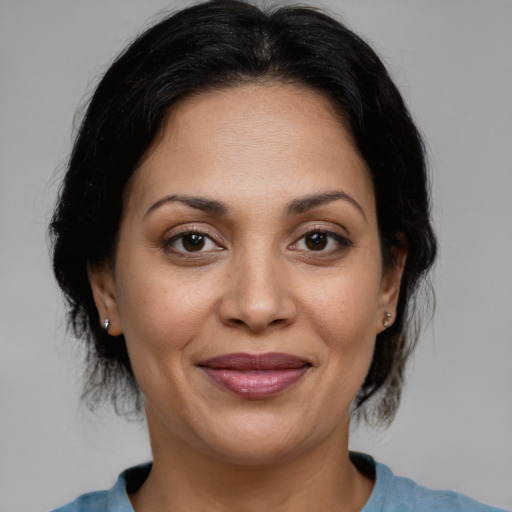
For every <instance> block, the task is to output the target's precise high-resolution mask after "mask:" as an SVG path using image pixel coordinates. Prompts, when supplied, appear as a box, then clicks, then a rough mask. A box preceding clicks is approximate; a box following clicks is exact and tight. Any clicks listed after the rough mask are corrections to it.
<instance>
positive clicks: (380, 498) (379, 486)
mask: <svg viewBox="0 0 512 512" xmlns="http://www.w3.org/2000/svg"><path fill="white" fill-rule="evenodd" d="M375 473H376V481H375V488H374V490H373V493H372V495H371V496H370V499H369V500H368V502H367V504H366V506H365V507H364V509H363V510H362V512H377V511H378V512H398V511H400V512H417V511H419V510H421V511H422V512H440V511H443V512H505V511H504V510H502V509H497V508H494V507H490V506H488V505H484V504H482V503H479V502H478V501H475V500H473V499H471V498H469V497H468V496H465V495H463V494H460V493H457V492H453V491H444V490H433V489H428V488H426V487H423V486H422V485H419V484H417V483H416V482H414V481H413V480H411V479H410V478H404V477H400V476H395V475H394V474H393V472H392V471H391V469H389V468H388V467H387V466H385V465H384V464H379V463H375Z"/></svg>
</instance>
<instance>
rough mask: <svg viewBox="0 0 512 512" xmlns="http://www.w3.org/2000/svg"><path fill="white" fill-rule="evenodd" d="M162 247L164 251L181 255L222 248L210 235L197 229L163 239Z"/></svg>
mask: <svg viewBox="0 0 512 512" xmlns="http://www.w3.org/2000/svg"><path fill="white" fill-rule="evenodd" d="M163 247H164V250H165V251H168V252H172V253H174V254H183V255H186V254H192V253H196V254H201V253H204V252H212V251H219V250H222V247H221V246H219V245H218V244H216V243H215V242H214V240H213V239H212V238H211V237H210V236H208V235H207V234H205V233H202V232H199V231H188V232H185V233H181V234H179V235H175V236H173V237H171V238H169V239H168V240H164V243H163Z"/></svg>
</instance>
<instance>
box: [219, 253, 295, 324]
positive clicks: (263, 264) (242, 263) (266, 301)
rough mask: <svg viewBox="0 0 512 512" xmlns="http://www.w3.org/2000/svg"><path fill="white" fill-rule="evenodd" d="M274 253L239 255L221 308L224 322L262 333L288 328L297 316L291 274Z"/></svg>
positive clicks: (232, 268) (220, 312) (220, 314)
mask: <svg viewBox="0 0 512 512" xmlns="http://www.w3.org/2000/svg"><path fill="white" fill-rule="evenodd" d="M278 260H279V258H278V257H277V256H275V255H272V254H270V251H269V254H266V255H262V254H252V255H247V254H245V255H240V257H239V259H238V261H236V262H234V264H233V266H232V267H231V271H230V276H229V278H228V279H227V280H228V286H227V287H226V290H225V293H224V295H223V296H222V299H221V302H220V306H219V309H218V312H219V316H220V320H221V322H222V323H223V324H224V325H227V326H229V327H237V328H241V329H245V330H247V331H249V332H251V333H262V332H265V331H267V330H269V329H275V328H279V327H286V326H288V325H290V324H292V323H293V322H294V321H295V319H296V316H297V304H296V301H295V300H294V295H293V292H292V284H293V283H291V279H290V276H289V273H288V272H286V269H284V268H283V266H284V265H283V263H282V262H279V261H278Z"/></svg>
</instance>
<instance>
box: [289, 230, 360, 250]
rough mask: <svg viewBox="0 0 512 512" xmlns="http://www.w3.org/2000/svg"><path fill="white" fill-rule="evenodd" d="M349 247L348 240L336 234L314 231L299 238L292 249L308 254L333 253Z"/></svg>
mask: <svg viewBox="0 0 512 512" xmlns="http://www.w3.org/2000/svg"><path fill="white" fill-rule="evenodd" d="M351 245H352V243H351V242H350V240H348V239H347V238H345V237H343V236H341V235H339V234H338V233H333V232H332V231H325V230H319V229H316V230H314V231H309V232H308V233H306V234H305V235H303V236H302V237H301V238H299V239H298V240H297V242H295V243H294V244H293V246H292V249H295V250H300V251H308V252H309V251H315V252H335V251H337V250H341V249H344V248H347V247H350V246H351Z"/></svg>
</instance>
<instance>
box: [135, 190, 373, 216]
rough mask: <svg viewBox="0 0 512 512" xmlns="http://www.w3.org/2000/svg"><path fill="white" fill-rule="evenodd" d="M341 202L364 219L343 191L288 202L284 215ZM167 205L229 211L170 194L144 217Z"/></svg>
mask: <svg viewBox="0 0 512 512" xmlns="http://www.w3.org/2000/svg"><path fill="white" fill-rule="evenodd" d="M337 200H342V201H346V202H347V203H349V204H351V205H352V206H354V207H355V208H357V210H358V211H359V212H360V213H361V215H362V216H363V217H364V219H365V220H367V219H366V215H365V213H364V210H363V207H362V206H361V205H360V204H359V203H358V202H357V201H356V200H355V199H354V198H353V197H352V196H350V195H349V194H347V193H346V192H343V190H337V191H334V192H323V193H320V194H312V195H309V196H305V197H301V198H298V199H294V200H293V201H290V202H289V203H288V204H287V206H286V213H287V214H288V215H297V214H301V213H305V212H307V211H308V210H312V209H313V208H316V207H317V206H322V205H324V204H327V203H330V202H332V201H337ZM168 203H182V204H185V205H187V206H189V207H190V208H194V209H196V210H201V211H203V212H206V213H211V214H213V215H220V216H224V215H227V213H228V211H229V209H228V207H227V206H226V205H225V204H224V203H221V202H220V201H216V200H214V199H207V198H205V197H196V196H184V195H180V194H171V195H168V196H165V197H162V198H161V199H159V200H158V201H157V202H156V203H154V204H152V205H151V206H150V207H149V208H148V210H147V211H146V213H145V214H144V217H146V216H148V215H149V214H151V213H152V212H153V211H155V210H157V209H158V208H160V207H162V206H163V205H165V204H168Z"/></svg>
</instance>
